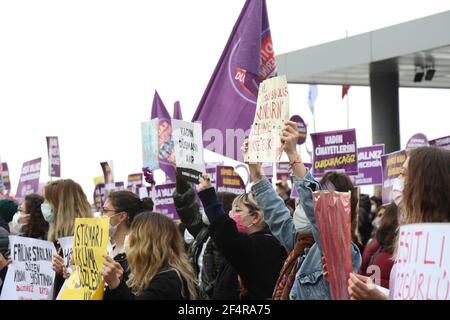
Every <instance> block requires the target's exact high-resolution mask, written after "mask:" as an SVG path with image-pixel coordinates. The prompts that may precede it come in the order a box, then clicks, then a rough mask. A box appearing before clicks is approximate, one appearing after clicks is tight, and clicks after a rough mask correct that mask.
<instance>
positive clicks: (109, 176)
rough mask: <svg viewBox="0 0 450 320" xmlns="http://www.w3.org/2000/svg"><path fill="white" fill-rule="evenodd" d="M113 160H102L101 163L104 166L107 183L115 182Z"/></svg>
mask: <svg viewBox="0 0 450 320" xmlns="http://www.w3.org/2000/svg"><path fill="white" fill-rule="evenodd" d="M110 163H112V161H105V162H100V165H101V166H102V170H103V177H104V178H105V184H106V185H108V184H113V183H114V176H113V171H112V170H113V169H112V164H111V165H110Z"/></svg>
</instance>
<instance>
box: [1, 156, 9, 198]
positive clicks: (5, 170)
mask: <svg viewBox="0 0 450 320" xmlns="http://www.w3.org/2000/svg"><path fill="white" fill-rule="evenodd" d="M0 166H1V167H2V169H3V171H2V175H1V178H2V180H3V188H4V190H6V191H11V180H10V177H9V169H8V164H7V163H6V162H3V163H2V164H1V165H0Z"/></svg>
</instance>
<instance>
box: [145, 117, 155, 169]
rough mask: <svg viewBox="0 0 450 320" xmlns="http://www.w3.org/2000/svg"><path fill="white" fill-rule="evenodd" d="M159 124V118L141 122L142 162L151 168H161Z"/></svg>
mask: <svg viewBox="0 0 450 320" xmlns="http://www.w3.org/2000/svg"><path fill="white" fill-rule="evenodd" d="M158 126H159V120H158V119H152V120H150V121H146V122H142V123H141V136H142V163H143V165H144V168H150V169H151V170H155V169H158V168H159V160H158V148H159V144H158Z"/></svg>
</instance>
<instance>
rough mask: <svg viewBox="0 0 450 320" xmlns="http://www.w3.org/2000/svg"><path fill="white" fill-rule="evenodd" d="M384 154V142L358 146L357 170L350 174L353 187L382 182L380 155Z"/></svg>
mask: <svg viewBox="0 0 450 320" xmlns="http://www.w3.org/2000/svg"><path fill="white" fill-rule="evenodd" d="M383 154H384V144H377V145H374V146H371V147H364V148H358V171H359V173H358V174H357V175H354V176H350V179H351V180H352V182H353V185H354V186H355V187H359V186H369V185H379V184H382V183H383V173H382V166H381V156H382V155H383Z"/></svg>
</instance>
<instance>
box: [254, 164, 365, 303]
mask: <svg viewBox="0 0 450 320" xmlns="http://www.w3.org/2000/svg"><path fill="white" fill-rule="evenodd" d="M294 188H296V189H297V192H298V194H299V197H300V203H301V205H302V206H303V209H304V210H305V213H306V215H307V217H308V219H309V221H310V222H311V226H312V233H313V237H314V240H315V244H314V245H313V246H312V247H311V248H310V249H309V250H308V249H306V250H305V254H304V255H303V256H301V257H299V258H298V261H297V266H296V268H297V270H298V271H297V274H296V276H295V282H294V285H293V286H292V289H291V293H290V299H291V300H330V299H331V292H330V287H329V284H328V281H326V280H325V279H324V278H323V277H322V275H323V268H322V260H321V257H322V249H321V246H320V235H319V229H318V228H317V224H316V218H315V215H314V202H313V198H312V192H313V191H318V190H321V186H320V184H319V183H318V182H317V181H316V180H315V179H314V177H313V176H312V175H311V173H310V172H309V171H308V173H307V174H306V176H305V177H304V178H298V177H294ZM252 192H253V194H254V196H255V199H256V202H257V203H258V205H259V206H260V208H261V210H262V212H263V214H264V220H265V221H266V223H267V224H268V225H269V227H270V230H271V232H272V234H273V235H274V236H275V237H276V238H277V239H278V240H279V241H280V242H281V243H282V244H283V245H284V246H285V248H286V249H287V250H288V251H291V250H292V249H293V248H294V244H295V237H296V230H295V226H294V222H293V219H292V218H291V216H290V213H289V209H287V208H286V206H285V204H284V201H283V200H282V199H281V198H280V197H279V196H278V194H277V193H276V191H275V190H274V189H273V187H272V185H271V184H270V182H269V181H268V180H267V179H264V180H261V181H259V182H258V183H256V184H255V185H253V186H252ZM360 265H361V254H360V252H359V249H358V247H357V246H356V245H355V244H354V243H353V242H352V266H353V271H354V272H357V271H358V269H359V266H360Z"/></svg>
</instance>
